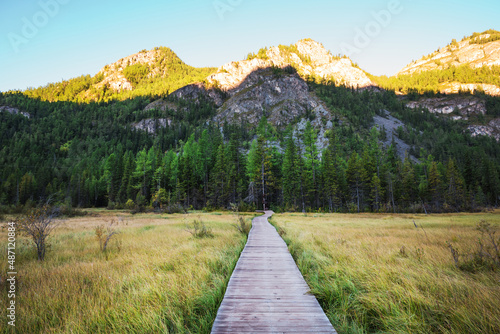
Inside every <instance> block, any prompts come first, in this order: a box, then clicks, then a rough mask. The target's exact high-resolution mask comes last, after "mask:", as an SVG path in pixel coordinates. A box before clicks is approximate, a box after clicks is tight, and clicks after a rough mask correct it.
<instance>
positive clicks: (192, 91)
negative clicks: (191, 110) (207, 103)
mask: <svg viewBox="0 0 500 334" xmlns="http://www.w3.org/2000/svg"><path fill="white" fill-rule="evenodd" d="M170 96H174V97H176V98H179V99H191V100H195V101H196V100H198V99H199V98H200V97H204V98H207V99H209V100H212V101H213V102H214V103H215V105H216V106H218V107H220V106H222V104H223V103H224V100H225V94H224V93H222V92H221V91H220V90H217V89H214V88H206V87H205V85H204V84H202V83H195V84H191V85H187V86H184V87H182V88H180V89H178V90H176V91H175V92H173V93H172V94H171V95H170Z"/></svg>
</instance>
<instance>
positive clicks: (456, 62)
mask: <svg viewBox="0 0 500 334" xmlns="http://www.w3.org/2000/svg"><path fill="white" fill-rule="evenodd" d="M490 37H491V34H490V33H483V34H480V35H478V36H475V37H473V36H471V37H469V38H466V39H464V40H462V41H460V42H456V43H451V44H450V45H448V46H446V47H444V48H441V49H439V50H437V51H436V52H434V53H432V54H430V55H428V56H426V57H423V58H422V59H420V60H417V61H415V62H413V63H411V64H409V65H407V66H406V67H405V68H403V69H402V70H401V71H400V72H399V73H398V75H399V74H412V73H416V72H417V73H418V72H421V71H428V70H434V69H445V68H448V67H450V66H460V65H463V64H468V65H470V66H471V67H474V68H477V67H482V66H493V65H500V40H496V41H491V42H488V43H484V44H478V43H475V41H477V40H484V39H487V38H490Z"/></svg>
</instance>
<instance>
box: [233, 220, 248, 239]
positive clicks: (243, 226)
mask: <svg viewBox="0 0 500 334" xmlns="http://www.w3.org/2000/svg"><path fill="white" fill-rule="evenodd" d="M234 227H235V228H236V229H237V230H238V232H240V233H241V234H244V235H248V234H249V233H250V230H251V229H252V225H251V224H250V223H247V221H246V219H245V218H243V217H241V216H240V217H238V221H237V222H236V223H235V224H234Z"/></svg>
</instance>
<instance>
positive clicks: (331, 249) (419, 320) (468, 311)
mask: <svg viewBox="0 0 500 334" xmlns="http://www.w3.org/2000/svg"><path fill="white" fill-rule="evenodd" d="M482 219H485V220H487V221H488V222H490V223H491V224H492V225H495V226H496V228H497V229H498V227H499V223H500V215H499V214H498V212H496V213H482V214H456V215H429V216H425V215H377V214H359V215H340V214H339V215H333V214H332V215H328V214H327V215H315V216H311V215H308V216H307V217H306V216H304V215H291V214H280V215H275V216H274V217H273V218H272V221H273V224H275V226H276V227H277V229H278V231H279V232H280V234H281V235H282V236H283V238H284V239H285V241H286V242H287V244H288V247H289V249H290V252H291V253H292V255H293V257H294V258H295V261H296V262H297V265H298V266H299V269H300V270H301V272H302V274H303V275H304V277H305V279H306V281H307V282H308V284H309V286H310V287H311V290H312V293H313V294H314V295H316V297H317V298H318V301H319V302H320V304H321V305H322V307H323V309H324V310H325V312H326V314H327V316H328V317H329V319H330V320H331V321H332V323H333V325H334V327H335V328H336V329H337V331H338V332H339V333H500V307H499V300H500V283H499V282H500V270H499V269H497V270H496V271H492V270H487V269H484V268H478V269H477V270H473V271H463V270H460V269H458V268H456V267H455V264H454V261H453V259H452V256H451V252H450V250H449V248H448V246H447V243H446V242H447V241H448V242H450V243H452V244H453V245H454V247H456V248H457V249H459V250H460V252H461V253H462V254H468V253H471V252H473V251H474V250H475V248H476V246H477V240H478V237H480V234H479V232H478V231H477V230H476V229H475V227H476V225H477V223H478V222H479V221H480V220H482ZM414 221H415V223H416V224H417V225H418V226H419V228H415V226H414V223H413V222H414ZM422 227H423V228H422ZM497 237H498V233H497Z"/></svg>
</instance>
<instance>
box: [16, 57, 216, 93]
mask: <svg viewBox="0 0 500 334" xmlns="http://www.w3.org/2000/svg"><path fill="white" fill-rule="evenodd" d="M215 70H216V69H215V68H195V67H192V66H189V65H187V64H185V63H184V62H183V61H182V60H181V59H180V58H179V57H178V56H177V55H176V54H175V53H174V52H173V51H172V50H171V49H169V48H166V47H157V48H154V49H152V50H149V51H146V50H142V51H141V52H138V53H136V54H133V55H130V56H128V57H125V58H122V59H120V60H118V61H117V62H115V63H112V64H108V65H106V66H104V67H103V68H102V69H101V70H100V71H99V72H98V73H97V74H96V75H94V76H93V77H91V76H90V75H86V76H81V77H79V78H74V79H70V80H66V81H63V82H60V83H51V84H48V85H46V86H44V87H39V88H36V89H35V88H31V89H28V90H27V91H25V92H24V93H25V94H26V95H28V96H30V97H34V98H40V99H42V100H47V101H52V102H54V101H73V102H90V101H95V102H99V101H110V100H124V99H129V98H134V97H136V96H163V95H166V94H168V93H169V92H172V91H174V90H176V89H179V88H181V87H183V86H185V85H187V84H190V83H192V82H197V81H202V80H203V79H204V78H206V77H207V76H208V75H209V74H210V73H212V72H214V71H215Z"/></svg>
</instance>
